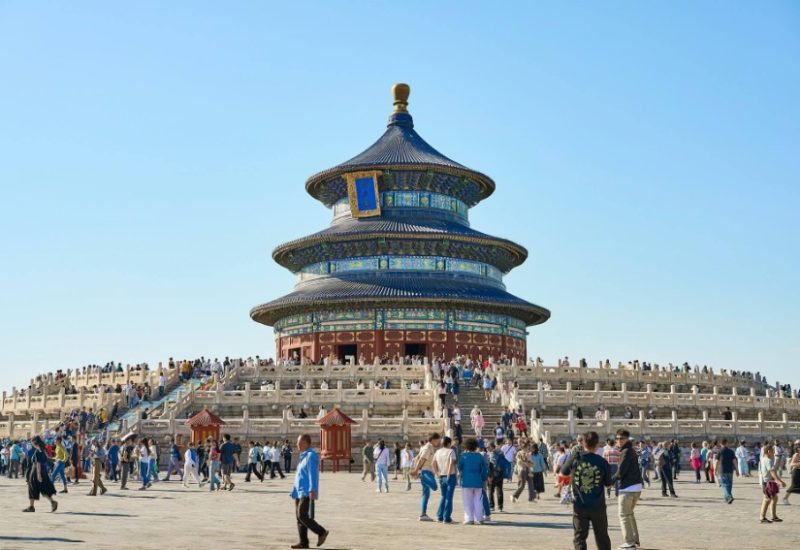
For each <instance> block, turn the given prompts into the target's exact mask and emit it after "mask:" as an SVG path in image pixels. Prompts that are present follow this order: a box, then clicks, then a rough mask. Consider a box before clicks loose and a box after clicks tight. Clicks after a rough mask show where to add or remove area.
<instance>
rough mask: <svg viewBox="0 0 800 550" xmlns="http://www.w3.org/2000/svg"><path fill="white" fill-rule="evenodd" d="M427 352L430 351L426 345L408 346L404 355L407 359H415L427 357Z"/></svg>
mask: <svg viewBox="0 0 800 550" xmlns="http://www.w3.org/2000/svg"><path fill="white" fill-rule="evenodd" d="M427 351H428V349H427V346H426V345H425V344H406V346H405V353H404V354H403V355H405V356H406V357H413V356H415V355H419V356H421V357H425V353H426V352H427Z"/></svg>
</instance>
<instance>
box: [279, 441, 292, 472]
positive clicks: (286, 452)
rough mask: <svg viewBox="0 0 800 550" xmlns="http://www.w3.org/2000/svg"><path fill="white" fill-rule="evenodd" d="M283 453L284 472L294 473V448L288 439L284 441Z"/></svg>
mask: <svg viewBox="0 0 800 550" xmlns="http://www.w3.org/2000/svg"><path fill="white" fill-rule="evenodd" d="M281 453H282V454H283V471H284V473H286V474H288V473H289V472H291V471H292V446H291V445H290V444H289V440H288V439H287V440H286V441H284V443H283V448H282V449H281Z"/></svg>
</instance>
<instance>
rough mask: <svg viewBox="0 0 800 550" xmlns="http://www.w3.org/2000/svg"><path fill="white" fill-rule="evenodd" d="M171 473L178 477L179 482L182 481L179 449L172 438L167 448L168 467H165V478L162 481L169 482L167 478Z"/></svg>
mask: <svg viewBox="0 0 800 550" xmlns="http://www.w3.org/2000/svg"><path fill="white" fill-rule="evenodd" d="M173 472H174V473H175V474H177V475H179V476H180V478H181V481H183V471H182V469H181V449H180V447H178V443H177V442H176V441H175V439H174V438H173V439H172V442H171V444H170V447H169V466H167V477H165V478H164V481H169V477H170V476H171V475H172V474H173Z"/></svg>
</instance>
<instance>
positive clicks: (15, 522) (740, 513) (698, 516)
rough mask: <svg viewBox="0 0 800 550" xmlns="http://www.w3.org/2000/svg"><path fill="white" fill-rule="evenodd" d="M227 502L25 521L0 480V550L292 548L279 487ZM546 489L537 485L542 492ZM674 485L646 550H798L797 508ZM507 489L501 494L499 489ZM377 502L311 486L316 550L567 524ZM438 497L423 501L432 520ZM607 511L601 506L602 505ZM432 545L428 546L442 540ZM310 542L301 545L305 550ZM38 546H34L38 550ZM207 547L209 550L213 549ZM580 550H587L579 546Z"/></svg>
mask: <svg viewBox="0 0 800 550" xmlns="http://www.w3.org/2000/svg"><path fill="white" fill-rule="evenodd" d="M236 477H237V479H236V482H237V486H236V489H234V491H232V492H219V493H214V494H210V493H209V492H208V491H206V490H205V487H204V489H203V490H198V489H197V487H196V486H194V487H192V488H191V489H184V488H182V487H181V485H180V483H177V482H174V481H173V482H171V483H159V484H157V485H155V486H154V487H153V488H151V489H150V490H148V491H146V492H144V491H137V490H130V491H122V492H121V491H119V490H118V489H117V488H116V487H117V486H115V484H111V483H109V485H108V486H109V492H108V493H107V494H106V495H105V496H102V497H94V498H93V497H89V496H87V495H86V493H87V492H88V490H89V484H82V485H79V486H77V487H74V488H73V487H70V493H69V494H68V495H58V497H60V498H59V499H58V500H59V503H60V505H59V510H58V512H57V513H55V514H51V513H49V512H48V510H49V503H47V502H46V501H42V502H41V503H40V504H39V507H38V508H37V511H36V513H35V514H23V513H22V509H23V508H24V507H25V506H27V500H26V497H27V494H26V488H25V485H24V483H23V482H21V481H16V480H8V479H7V478H0V503H2V504H1V505H0V548H3V549H17V548H20V549H25V548H35V547H38V548H47V549H48V550H53V549H58V548H92V549H118V548H136V550H146V549H162V548H169V549H171V550H178V549H188V548H202V547H209V546H208V544H209V543H211V542H212V541H213V543H215V544H220V543H221V544H223V545H224V546H222V547H224V548H226V549H227V550H237V549H244V548H260V549H279V548H280V549H284V548H288V547H289V545H290V544H292V543H294V542H296V540H297V538H296V536H297V535H296V530H295V523H294V516H293V512H294V508H293V506H292V502H291V500H290V499H289V496H288V492H289V489H290V486H291V476H290V477H287V479H286V480H283V481H280V480H278V481H267V482H264V483H258V482H254V483H244V482H243V477H244V476H242V475H239V476H236ZM551 479H552V478H548V484H549V482H550V480H551ZM687 480H688V476H685V475H684V476H683V479H681V480H679V482H678V484H677V486H676V491H677V492H678V494H679V495H680V498H679V499H666V498H662V497H661V495H660V490H658V489H655V488H651V489H649V490H647V491H645V493H644V500H643V501H642V502H641V504H640V506H639V507H638V508H637V518H638V522H639V528H640V532H641V535H642V542H643V543H644V546H643V548H646V549H663V550H667V549H669V550H677V549H684V550H685V549H693V548H697V549H700V548H702V549H706V548H711V547H717V548H718V547H721V546H723V547H735V548H742V549H750V548H770V550H776V549H780V548H796V547H797V544H798V542H800V526H798V525H797V518H798V515H800V500H797V501H796V502H795V505H794V506H779V508H778V513H779V514H780V515H782V517H783V519H784V520H785V521H784V523H782V524H773V525H761V524H759V523H758V505H759V502H760V500H761V498H760V491H759V489H758V485H757V483H756V481H755V480H754V479H736V480H734V496H735V497H736V501H735V502H734V503H733V504H732V505H730V506H729V505H726V504H724V503H723V501H722V495H721V492H720V490H719V488H718V487H717V486H716V485H713V486H712V485H710V484H705V483H704V484H702V485H694V484H691V483H688V482H687ZM507 487H511V486H510V485H507ZM391 488H392V492H391V493H389V494H377V493H376V492H375V486H374V485H373V484H371V483H368V482H367V483H362V482H361V481H360V476H357V475H356V474H346V473H345V474H329V473H326V474H323V475H322V479H321V491H322V500H321V501H320V502H319V503H318V506H317V519H318V520H319V521H320V523H322V525H324V526H325V527H326V528H328V529H329V530H330V531H331V536H330V538H329V539H328V542H327V543H326V546H325V547H326V548H334V549H335V548H339V549H378V548H379V549H381V550H411V549H427V548H452V549H479V548H480V549H488V548H492V549H494V550H506V549H520V548H533V547H534V546H535V547H539V548H551V549H561V548H564V549H566V548H571V538H572V525H571V512H570V509H568V508H567V507H564V506H561V505H559V504H558V503H557V502H556V501H555V499H554V498H553V497H551V496H548V497H546V498H545V499H544V500H542V501H540V502H538V503H532V504H531V503H527V502H518V503H516V504H511V503H510V492H509V491H508V490H507V491H506V497H507V504H506V512H504V513H502V514H496V515H495V517H494V518H493V519H494V521H493V522H492V523H491V524H488V525H482V526H463V525H460V523H459V524H453V525H440V524H437V523H420V522H418V521H417V515H418V513H419V512H418V507H419V493H420V490H419V486H418V485H415V486H414V487H413V488H412V491H411V492H408V493H407V492H405V491H404V490H403V488H404V487H403V485H402V483H401V482H400V481H394V482H392V485H391ZM438 500H439V496H438V494H435V496H434V497H433V499H432V500H431V505H432V509H429V513H430V512H435V506H436V505H437V504H438ZM612 500H613V499H612ZM461 511H462V508H461V493H460V491H457V492H456V504H455V508H454V513H453V519H454V520H458V521H460V520H461V519H462V518H461ZM609 516H610V524H611V533H610V534H611V541H612V543H613V546H614V548H616V547H617V546H618V545H619V544H620V542H621V537H620V530H619V525H618V521H617V518H616V503H615V502H614V503H612V505H611V507H610V508H609ZM443 537H444V539H443V540H437V539H442V538H443ZM313 541H315V538H313V537H312V547H313ZM42 543H45V546H42ZM214 547H219V546H216V545H215V546H214ZM589 547H590V548H594V543H593V542H590V545H589Z"/></svg>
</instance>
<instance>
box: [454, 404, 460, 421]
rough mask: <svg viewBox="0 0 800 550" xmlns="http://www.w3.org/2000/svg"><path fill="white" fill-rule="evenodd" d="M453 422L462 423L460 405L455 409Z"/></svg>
mask: <svg viewBox="0 0 800 550" xmlns="http://www.w3.org/2000/svg"><path fill="white" fill-rule="evenodd" d="M453 422H461V407H459V406H458V405H456V406H455V407H454V408H453Z"/></svg>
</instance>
